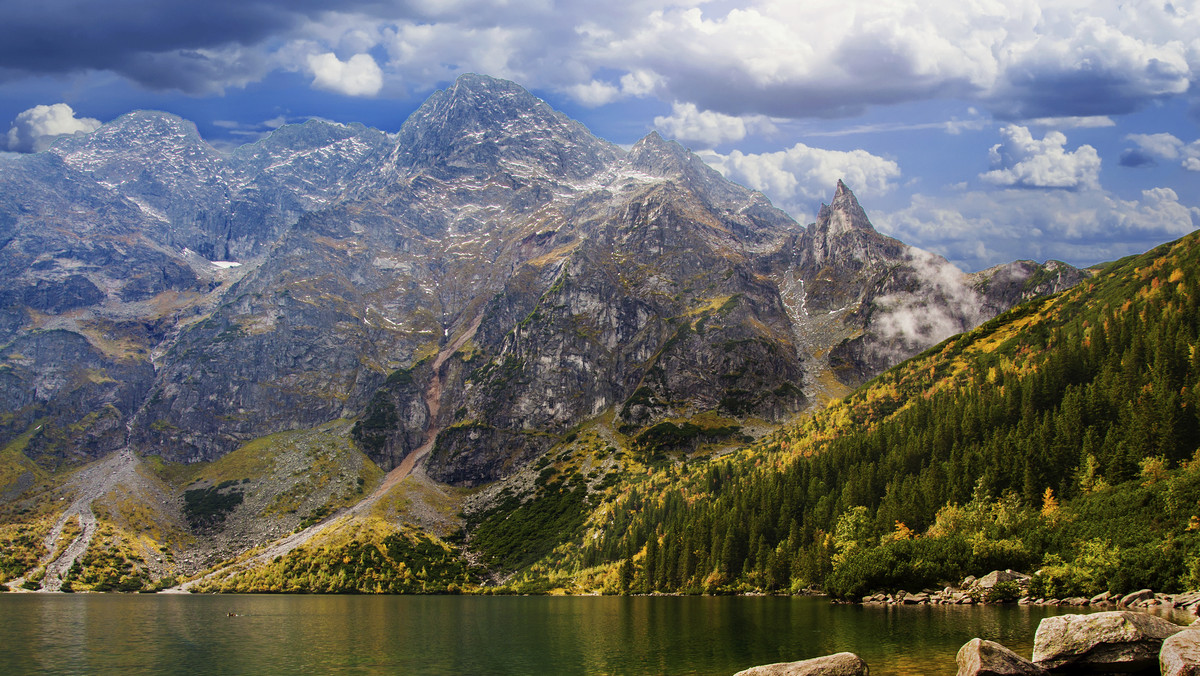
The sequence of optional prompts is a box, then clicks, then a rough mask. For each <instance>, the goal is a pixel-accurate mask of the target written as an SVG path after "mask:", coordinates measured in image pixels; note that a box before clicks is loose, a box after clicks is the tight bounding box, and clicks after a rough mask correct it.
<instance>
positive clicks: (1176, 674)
mask: <svg viewBox="0 0 1200 676" xmlns="http://www.w3.org/2000/svg"><path fill="white" fill-rule="evenodd" d="M1158 667H1159V673H1160V674H1162V676H1196V675H1197V674H1200V629H1197V628H1195V627H1190V628H1188V629H1186V630H1184V631H1181V632H1178V633H1176V634H1174V635H1173V636H1171V637H1169V638H1167V639H1166V640H1165V641H1163V644H1162V650H1160V651H1159V653H1158Z"/></svg>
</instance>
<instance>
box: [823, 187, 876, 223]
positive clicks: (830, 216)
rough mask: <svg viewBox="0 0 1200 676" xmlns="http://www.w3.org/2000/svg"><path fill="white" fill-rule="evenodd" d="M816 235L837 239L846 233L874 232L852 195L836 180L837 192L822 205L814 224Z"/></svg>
mask: <svg viewBox="0 0 1200 676" xmlns="http://www.w3.org/2000/svg"><path fill="white" fill-rule="evenodd" d="M813 227H814V229H815V231H816V232H817V233H820V234H823V235H825V236H826V237H837V236H838V235H842V234H845V233H848V232H854V231H865V232H875V228H874V227H873V226H872V225H871V221H870V220H869V219H868V218H867V212H866V211H864V210H863V208H862V206H860V205H859V203H858V200H857V199H856V198H855V197H854V193H853V192H852V191H851V190H850V188H847V187H846V184H845V183H843V182H842V180H841V179H838V182H837V191H836V192H835V193H834V194H833V200H832V201H831V202H830V203H829V204H822V205H821V211H820V212H819V213H818V214H817V222H816V223H815V224H814V226H813Z"/></svg>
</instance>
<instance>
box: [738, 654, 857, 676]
mask: <svg viewBox="0 0 1200 676" xmlns="http://www.w3.org/2000/svg"><path fill="white" fill-rule="evenodd" d="M870 673H871V670H870V669H869V668H868V667H867V663H866V662H864V661H863V660H862V658H861V657H859V656H858V655H855V654H854V653H836V654H834V655H826V656H825V657H815V658H813V659H811V660H801V661H799V662H780V663H778V664H767V665H764V666H761V667H752V668H750V669H746V670H744V671H739V672H738V673H736V674H734V676H868V674H870Z"/></svg>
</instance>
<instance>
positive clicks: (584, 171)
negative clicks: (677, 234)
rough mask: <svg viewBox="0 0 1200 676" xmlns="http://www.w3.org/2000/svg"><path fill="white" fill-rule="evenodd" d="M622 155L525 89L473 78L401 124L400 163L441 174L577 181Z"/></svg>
mask: <svg viewBox="0 0 1200 676" xmlns="http://www.w3.org/2000/svg"><path fill="white" fill-rule="evenodd" d="M621 154H622V153H621V151H620V149H619V148H617V147H616V146H614V145H612V144H610V143H607V142H605V141H601V140H600V139H598V138H596V137H595V136H593V135H592V134H591V132H589V131H588V130H587V128H586V127H584V126H583V125H582V124H580V123H578V122H576V121H574V120H572V119H570V118H568V117H567V116H565V115H563V114H562V113H559V112H557V111H555V110H554V109H553V108H551V107H550V106H549V105H547V104H546V103H545V102H544V101H542V100H541V99H538V98H537V97H535V96H534V95H532V94H530V93H529V92H528V91H526V90H525V89H524V88H523V87H521V86H520V85H518V84H516V83H513V82H508V81H506V80H499V79H496V78H492V77H487V76H484V75H476V74H474V73H468V74H465V75H462V76H460V77H459V78H458V79H457V80H456V81H455V82H454V84H453V85H452V86H451V87H449V88H447V89H444V90H442V91H438V92H435V93H434V94H433V95H432V96H430V97H429V99H428V100H427V101H426V102H425V103H424V104H423V105H422V106H421V107H420V108H419V109H418V110H417V111H416V112H415V113H413V115H412V116H411V117H410V118H409V119H408V120H407V121H406V122H405V123H404V126H403V127H401V129H400V134H399V139H398V143H397V150H396V153H395V156H396V160H395V163H396V164H397V165H398V166H402V167H407V168H409V169H411V170H419V171H427V172H430V173H434V174H440V175H443V176H444V177H452V176H461V175H488V174H491V173H494V172H495V171H496V170H498V169H502V168H503V169H507V170H508V171H510V172H514V171H515V173H517V174H523V173H524V174H528V173H539V174H545V175H549V176H554V177H559V178H573V179H578V178H586V177H588V176H591V175H593V174H595V173H596V172H597V171H599V170H601V169H602V168H604V166H605V165H607V164H608V163H609V162H612V161H613V160H615V159H617V158H618V157H620V156H621Z"/></svg>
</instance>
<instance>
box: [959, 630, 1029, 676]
mask: <svg viewBox="0 0 1200 676" xmlns="http://www.w3.org/2000/svg"><path fill="white" fill-rule="evenodd" d="M955 662H956V663H957V664H958V676H1022V675H1025V674H1028V675H1029V676H1045V675H1046V674H1049V673H1050V672H1048V671H1046V670H1045V669H1043V668H1042V667H1039V666H1038V665H1036V664H1034V663H1033V662H1030V661H1029V660H1027V659H1025V658H1024V657H1021V656H1020V655H1018V654H1016V653H1014V652H1013V651H1011V650H1009V649H1008V648H1005V647H1004V646H1002V645H1000V644H999V643H996V642H995V641H985V640H983V639H979V638H973V639H971V640H970V641H968V642H967V643H966V644H964V645H963V647H962V648H959V650H958V655H957V656H956V657H955Z"/></svg>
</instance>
